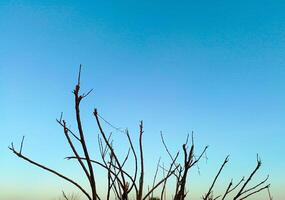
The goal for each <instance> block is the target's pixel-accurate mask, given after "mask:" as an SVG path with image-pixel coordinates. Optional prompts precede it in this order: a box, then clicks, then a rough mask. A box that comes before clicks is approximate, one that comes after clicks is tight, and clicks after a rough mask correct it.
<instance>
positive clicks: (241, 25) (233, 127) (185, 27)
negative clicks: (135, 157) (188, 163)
mask: <svg viewBox="0 0 285 200" xmlns="http://www.w3.org/2000/svg"><path fill="white" fill-rule="evenodd" d="M284 10H285V2H284V1H277V0H270V1H269V0H268V1H266V0H258V1H257V0H251V1H245V0H240V1H224V0H220V1H192V0H188V1H160V0H152V1H148V0H144V1H73V0H69V1H56V0H54V1H39V0H37V1H29V0H27V1H16V0H15V1H6V0H1V1H0V91H1V98H0V105H1V120H0V135H1V139H0V163H1V165H0V199H1V200H2V199H3V200H39V199H41V200H49V199H54V198H56V197H58V196H59V195H60V194H61V190H66V191H68V192H69V191H75V188H74V187H72V186H70V185H69V184H66V183H65V182H63V181H61V180H59V179H58V178H57V177H54V176H53V175H50V174H48V173H47V172H44V171H41V170H40V169H37V168H36V167H33V166H31V165H29V164H27V163H26V162H24V161H23V160H20V159H18V158H16V157H15V156H14V155H12V153H11V152H9V151H8V148H7V147H8V145H9V144H10V142H11V141H14V142H15V144H19V143H20V141H21V137H22V135H25V136H26V142H25V145H24V149H23V152H24V153H25V154H26V155H29V156H30V157H32V158H34V159H35V160H37V161H39V162H42V163H45V164H46V165H48V166H51V167H54V168H56V169H58V170H59V171H62V172H64V173H65V174H68V175H71V176H72V177H74V178H76V179H78V180H79V181H80V182H83V184H84V181H83V178H82V176H81V174H80V171H79V168H78V166H77V165H76V164H75V163H72V162H70V161H65V160H63V158H64V157H65V156H68V155H70V153H71V152H70V150H69V149H68V148H67V144H66V142H65V140H64V135H63V133H62V129H61V128H60V127H59V126H58V125H57V124H56V122H55V118H56V117H59V116H60V113H61V112H64V116H65V118H66V119H67V121H68V122H69V124H71V127H75V125H74V118H75V117H74V111H73V107H74V106H73V96H72V93H71V91H72V90H73V87H74V85H75V83H76V74H77V71H78V66H79V64H83V74H82V89H83V90H85V91H87V90H88V89H90V88H94V92H93V93H92V95H90V96H89V98H88V99H86V101H84V102H83V104H82V113H83V120H84V127H85V129H86V135H87V138H88V141H89V143H88V145H89V146H90V147H91V149H92V150H94V152H96V151H97V142H96V141H97V134H98V130H97V129H96V126H95V120H94V118H93V117H92V110H93V108H94V107H97V108H98V109H99V112H100V113H101V115H102V116H104V117H105V118H106V119H108V120H109V121H110V122H112V123H113V124H114V125H116V126H119V127H123V128H126V127H128V128H129V129H130V131H131V133H132V136H133V137H134V138H135V139H136V136H137V131H138V123H139V120H141V119H143V120H144V123H145V140H144V144H145V154H146V157H147V158H146V160H147V161H146V165H147V169H148V170H147V177H151V176H152V174H153V173H154V171H155V165H156V164H155V163H156V162H157V160H158V158H159V156H160V155H161V156H163V160H164V162H165V163H168V162H169V159H168V157H167V156H166V155H165V152H164V151H163V150H162V149H163V147H162V145H161V142H160V138H159V134H160V131H163V132H164V135H165V138H166V140H167V141H169V145H170V149H171V151H172V152H175V151H177V150H181V144H182V143H183V141H184V139H185V137H186V135H187V133H189V132H191V131H194V132H195V141H196V144H197V151H200V150H201V149H202V148H203V147H204V146H205V145H207V144H208V145H210V148H209V151H208V153H207V156H208V161H207V163H206V162H205V161H202V162H201V164H200V171H201V174H200V175H199V174H198V173H197V169H193V172H192V175H191V185H190V186H191V189H190V191H192V192H193V194H194V197H196V198H197V199H200V197H201V195H202V194H203V193H204V192H206V190H207V189H208V187H209V183H210V180H209V177H213V176H214V173H215V171H216V170H217V169H218V167H219V165H220V163H221V162H222V160H223V159H224V157H225V156H226V155H228V154H230V163H229V165H228V166H227V167H226V170H225V173H224V174H223V176H222V177H221V179H220V180H221V182H220V183H219V185H218V186H217V187H218V188H217V190H221V189H222V188H223V187H225V186H226V183H227V182H228V181H229V180H230V179H231V178H234V180H237V179H238V178H239V177H241V176H243V175H248V174H249V173H250V171H251V170H252V169H253V168H254V167H255V164H256V163H255V162H256V153H259V155H260V157H261V159H262V161H263V166H262V169H261V170H260V172H259V173H258V175H257V177H256V180H261V179H262V178H264V177H265V176H266V175H267V174H270V182H271V183H272V187H271V188H272V194H273V196H274V197H275V199H276V200H281V199H284V198H285V193H284V188H285V183H284V179H285V175H284V174H285V173H284V169H285V162H284V153H285V148H284V145H285V136H284V135H285V125H284V124H285V92H284V91H285V78H284V77H285V12H284ZM104 126H105V127H106V128H107V129H108V130H110V131H111V129H110V127H108V126H107V125H106V124H104ZM114 137H115V138H117V139H116V140H115V141H116V142H117V145H118V149H120V147H121V150H124V148H122V145H120V144H124V139H123V138H122V137H121V135H120V133H119V132H115V133H114ZM94 156H95V157H96V156H98V155H97V154H96V153H94ZM98 170H99V169H98ZM98 176H99V179H100V177H101V174H99V175H98ZM99 182H100V181H99ZM222 186H223V187H222ZM98 187H99V188H100V189H99V190H100V192H103V191H104V186H103V182H100V183H99V186H98ZM265 196H266V193H263V194H261V195H259V196H257V197H256V198H252V199H253V200H257V199H259V200H263V199H265Z"/></svg>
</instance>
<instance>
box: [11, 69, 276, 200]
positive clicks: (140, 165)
mask: <svg viewBox="0 0 285 200" xmlns="http://www.w3.org/2000/svg"><path fill="white" fill-rule="evenodd" d="M80 76H81V66H80V68H79V74H78V80H77V84H76V86H75V89H74V91H73V94H74V106H75V116H76V125H77V131H76V132H75V131H73V130H71V129H70V128H68V125H67V122H66V121H65V120H64V119H63V115H62V114H61V116H60V118H59V119H57V120H56V121H57V123H58V124H59V125H60V126H61V127H62V129H63V133H64V136H65V138H66V140H67V143H68V145H69V147H70V149H71V150H72V153H73V155H71V156H68V157H66V159H67V160H75V161H77V162H78V163H79V165H80V166H81V169H82V172H83V175H84V176H85V178H86V179H87V181H88V183H89V188H88V189H85V188H84V187H83V186H81V185H80V184H79V183H77V182H76V181H75V180H73V179H72V178H70V177H68V176H65V175H63V174H62V173H60V172H58V171H56V170H54V169H51V168H49V167H47V166H45V165H43V164H41V163H38V162H36V161H34V160H32V159H30V158H29V157H27V156H25V155H24V154H23V153H22V149H23V143H24V137H23V139H22V141H21V144H20V148H19V150H17V149H16V148H15V147H14V144H13V143H11V146H9V149H10V150H11V151H12V152H13V153H14V154H15V155H16V156H18V157H19V158H21V159H23V160H25V161H27V162H29V163H30V164H32V165H35V166H37V167H39V168H41V169H43V170H46V171H48V172H50V173H52V174H54V175H56V176H58V177H60V178H62V179H64V180H65V181H67V182H69V183H71V184H73V185H74V186H75V187H77V188H78V189H79V190H80V191H81V192H82V193H83V194H84V195H85V197H86V198H87V199H88V200H101V199H102V200H103V199H106V200H110V199H114V198H115V199H118V200H130V199H131V198H130V196H131V195H133V196H134V199H135V200H146V199H157V198H156V197H154V196H153V194H154V191H158V192H159V193H160V199H161V200H167V199H166V186H167V182H168V181H170V178H171V177H174V181H175V185H176V187H175V190H174V193H173V195H172V198H171V199H173V200H185V199H186V197H187V195H188V192H187V179H188V175H189V171H190V170H191V168H192V167H193V166H195V165H196V164H197V163H198V162H199V161H200V160H201V158H202V156H203V155H205V153H206V150H207V148H208V146H206V147H205V148H204V150H203V151H202V152H201V153H200V154H198V156H196V155H195V145H194V139H193V134H192V137H191V138H192V144H191V147H190V148H188V146H187V145H188V138H189V135H188V136H187V139H186V142H185V143H184V144H183V145H182V150H183V158H184V159H183V162H182V163H178V162H177V160H178V157H179V152H177V153H176V154H175V156H173V155H172V154H171V153H170V151H169V148H168V147H167V145H166V142H165V140H164V138H163V136H162V134H161V139H162V143H163V145H164V148H165V150H166V152H167V153H168V155H169V157H170V164H169V167H168V168H165V166H164V165H163V166H160V162H158V164H157V168H156V172H155V175H154V179H153V183H152V186H151V187H147V188H148V190H145V189H146V186H145V171H144V169H145V168H144V161H145V157H144V153H143V134H144V130H143V129H144V127H143V121H141V122H140V123H139V130H138V134H139V139H138V141H137V142H138V146H139V148H138V149H136V148H135V146H134V143H133V141H132V139H131V136H130V133H129V131H128V130H125V131H122V130H120V132H122V133H123V134H124V136H125V139H126V140H127V141H128V144H129V148H128V150H127V152H126V155H125V157H124V158H123V159H121V158H120V156H119V155H118V153H117V151H116V150H115V149H114V145H113V140H112V134H110V135H107V134H106V132H105V131H104V128H103V125H102V122H104V123H106V124H108V125H109V126H111V127H113V128H115V129H116V130H119V129H118V128H116V127H115V126H113V125H112V124H111V123H109V122H108V121H107V120H105V119H104V118H103V117H102V116H101V115H100V114H99V112H98V110H97V109H94V111H93V116H94V118H95V122H96V125H97V127H98V129H99V135H98V146H99V155H100V157H101V161H99V160H94V159H91V157H93V153H92V154H91V152H90V151H89V149H88V147H87V145H86V140H85V133H84V129H83V125H82V121H81V113H80V103H81V102H82V100H83V99H84V98H85V97H87V96H88V95H89V94H90V93H91V91H92V90H90V91H89V92H87V93H83V94H80V78H81V77H80ZM74 142H77V143H79V144H80V148H81V150H82V152H83V153H82V155H80V153H79V150H80V149H78V148H76V147H75V145H74ZM131 156H132V157H133V161H134V162H133V163H132V164H133V165H134V171H133V172H130V171H127V170H126V163H127V161H128V160H129V159H130V157H131ZM227 162H228V157H226V159H225V160H224V162H223V163H222V165H221V167H220V169H219V171H218V173H217V174H216V176H215V178H214V180H213V182H212V184H211V186H210V188H209V190H208V191H207V192H206V194H205V195H204V196H203V197H202V198H203V200H217V199H221V200H225V199H226V198H227V197H229V194H230V193H233V191H237V193H236V194H235V195H234V197H233V200H243V199H246V198H248V197H250V196H252V195H254V194H256V193H259V192H261V191H263V190H265V189H267V191H268V196H269V199H270V200H272V197H271V194H270V192H269V186H270V185H269V184H265V183H266V181H267V180H268V177H267V178H266V179H264V180H263V181H261V182H259V183H258V184H256V185H255V186H252V187H248V183H249V182H250V181H251V180H252V178H253V177H254V175H255V174H256V172H257V171H258V170H259V168H260V166H261V161H260V159H259V157H257V166H256V168H255V169H254V170H253V171H252V173H251V174H250V176H249V177H248V178H247V179H245V178H242V179H241V180H240V181H239V182H238V183H237V184H236V185H233V181H231V182H230V183H229V185H228V186H227V188H226V190H225V192H224V194H220V195H217V196H214V192H213V189H214V186H215V183H216V182H217V180H218V178H219V176H220V174H221V172H222V170H223V169H224V167H225V165H226V163H227ZM94 165H96V166H100V167H101V168H102V169H104V170H105V171H106V177H107V186H106V187H107V193H106V195H105V196H104V197H99V195H98V193H97V187H96V183H97V182H96V176H95V174H96V173H95V172H94ZM159 168H161V169H162V170H163V176H162V177H161V178H160V179H158V178H157V177H158V169H159ZM157 179H158V181H157ZM172 180H173V179H172ZM242 183H243V184H242ZM87 191H91V192H90V193H89V192H87ZM63 196H64V198H65V199H67V200H68V197H67V196H66V195H65V194H64V193H63ZM188 196H190V195H188ZM168 198H169V199H170V197H168Z"/></svg>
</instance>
